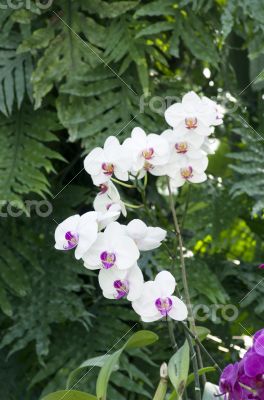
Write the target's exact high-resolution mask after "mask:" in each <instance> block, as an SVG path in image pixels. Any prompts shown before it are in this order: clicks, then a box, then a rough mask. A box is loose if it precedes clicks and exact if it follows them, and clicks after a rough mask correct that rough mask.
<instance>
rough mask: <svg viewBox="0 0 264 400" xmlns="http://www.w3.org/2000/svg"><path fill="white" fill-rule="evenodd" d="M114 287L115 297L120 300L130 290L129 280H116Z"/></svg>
mask: <svg viewBox="0 0 264 400" xmlns="http://www.w3.org/2000/svg"><path fill="white" fill-rule="evenodd" d="M114 288H115V289H116V294H115V296H114V297H115V299H116V300H119V299H122V298H123V297H125V296H126V295H127V294H128V292H129V282H128V281H127V280H120V279H118V280H116V281H114Z"/></svg>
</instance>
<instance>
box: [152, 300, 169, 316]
mask: <svg viewBox="0 0 264 400" xmlns="http://www.w3.org/2000/svg"><path fill="white" fill-rule="evenodd" d="M155 306H156V308H157V309H158V311H159V312H160V313H161V315H163V316H164V317H165V316H167V315H168V313H169V312H170V310H171V309H172V300H171V298H170V297H163V298H162V297H159V298H158V299H157V300H156V301H155Z"/></svg>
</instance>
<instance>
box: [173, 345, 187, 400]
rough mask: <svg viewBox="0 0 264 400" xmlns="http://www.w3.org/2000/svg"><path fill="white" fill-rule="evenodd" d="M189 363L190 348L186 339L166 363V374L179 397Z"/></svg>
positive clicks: (185, 379) (183, 387)
mask: <svg viewBox="0 0 264 400" xmlns="http://www.w3.org/2000/svg"><path fill="white" fill-rule="evenodd" d="M189 365H190V349H189V345H188V342H187V340H186V341H185V343H184V345H183V346H182V347H181V348H180V349H179V350H177V351H176V353H175V354H174V355H173V356H172V357H171V359H170V361H169V364H168V374H169V378H170V381H171V383H172V385H173V386H174V388H175V390H176V393H177V395H178V396H179V397H181V396H182V394H183V392H184V389H185V386H186V382H187V379H188V372H189Z"/></svg>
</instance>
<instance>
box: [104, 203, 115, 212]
mask: <svg viewBox="0 0 264 400" xmlns="http://www.w3.org/2000/svg"><path fill="white" fill-rule="evenodd" d="M113 204H114V203H109V204H106V206H105V208H106V210H107V211H109V210H110V208H111V207H112V205H113Z"/></svg>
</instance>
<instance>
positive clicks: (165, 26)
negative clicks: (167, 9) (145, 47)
mask: <svg viewBox="0 0 264 400" xmlns="http://www.w3.org/2000/svg"><path fill="white" fill-rule="evenodd" d="M174 28H175V23H174V22H166V21H163V22H156V23H155V24H152V25H150V26H147V27H146V28H144V29H142V30H141V31H140V32H139V33H138V34H137V36H136V38H139V37H141V36H146V35H153V34H156V33H161V32H165V31H171V30H173V29H174Z"/></svg>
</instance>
